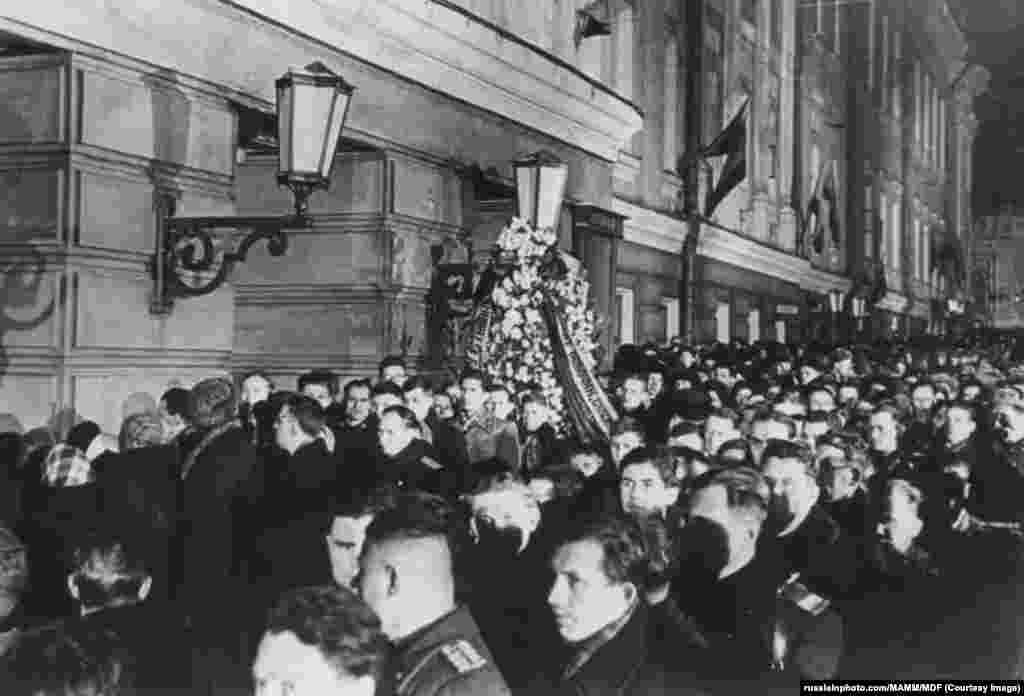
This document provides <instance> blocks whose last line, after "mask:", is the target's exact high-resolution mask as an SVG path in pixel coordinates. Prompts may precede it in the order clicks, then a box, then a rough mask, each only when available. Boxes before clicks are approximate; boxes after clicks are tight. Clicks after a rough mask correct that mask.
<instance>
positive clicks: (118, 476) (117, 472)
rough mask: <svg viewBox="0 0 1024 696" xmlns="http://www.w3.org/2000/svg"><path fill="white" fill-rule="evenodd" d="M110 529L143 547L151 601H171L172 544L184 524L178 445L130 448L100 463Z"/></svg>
mask: <svg viewBox="0 0 1024 696" xmlns="http://www.w3.org/2000/svg"><path fill="white" fill-rule="evenodd" d="M94 465H95V468H96V477H97V478H96V480H97V484H98V485H99V491H100V494H99V495H100V501H101V506H102V513H103V517H104V518H105V524H106V527H107V529H110V530H123V532H124V533H125V534H128V535H130V537H131V538H132V539H133V540H135V541H136V542H137V543H140V544H141V549H140V550H141V551H143V552H144V553H145V558H144V559H143V560H144V561H145V563H146V567H147V568H148V569H149V571H150V574H151V575H152V577H153V588H152V590H151V591H150V597H151V599H167V598H170V597H171V594H172V590H173V584H172V577H171V575H170V573H171V566H170V564H171V561H172V559H171V548H172V547H171V540H172V536H173V534H174V531H175V529H176V528H177V525H178V522H179V520H178V510H179V506H180V484H181V458H180V456H179V453H178V448H177V446H176V445H158V446H155V447H140V448H137V449H124V450H122V451H121V452H119V453H117V454H114V453H108V454H107V455H105V456H103V457H100V458H97V460H96V462H94Z"/></svg>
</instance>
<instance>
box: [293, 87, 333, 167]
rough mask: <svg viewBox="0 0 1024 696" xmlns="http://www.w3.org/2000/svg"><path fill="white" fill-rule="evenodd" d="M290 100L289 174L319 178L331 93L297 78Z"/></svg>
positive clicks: (330, 90)
mask: <svg viewBox="0 0 1024 696" xmlns="http://www.w3.org/2000/svg"><path fill="white" fill-rule="evenodd" d="M293 89H294V92H293V96H292V98H293V99H294V103H295V113H294V117H293V120H292V132H291V134H290V135H291V140H292V161H291V164H292V169H291V172H290V173H291V174H293V175H296V174H297V175H300V176H319V175H320V172H321V163H322V161H323V151H324V139H325V135H326V132H327V128H328V123H329V120H330V117H331V107H332V106H333V104H334V90H333V89H326V88H324V87H320V86H317V85H315V84H311V83H310V82H307V81H305V80H301V78H299V79H297V80H296V82H295V85H294V88H293Z"/></svg>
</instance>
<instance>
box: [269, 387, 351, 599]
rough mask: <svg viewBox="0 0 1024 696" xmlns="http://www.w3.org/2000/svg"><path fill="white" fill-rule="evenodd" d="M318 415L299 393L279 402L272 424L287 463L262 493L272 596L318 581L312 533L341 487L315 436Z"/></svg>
mask: <svg viewBox="0 0 1024 696" xmlns="http://www.w3.org/2000/svg"><path fill="white" fill-rule="evenodd" d="M323 428H324V413H323V409H322V408H321V407H320V404H319V403H318V402H317V401H315V400H314V399H312V398H310V397H308V396H304V395H302V394H292V395H290V396H288V398H286V399H285V402H284V404H283V405H282V406H281V410H280V412H279V413H278V415H277V420H276V421H275V426H274V429H275V436H276V440H277V444H278V446H279V447H280V448H281V449H283V450H284V451H285V452H287V454H288V457H287V460H286V461H284V462H282V463H283V468H282V470H281V472H280V475H279V477H278V479H277V481H276V482H275V485H274V486H273V489H272V490H269V491H268V492H267V494H268V502H269V503H270V504H269V505H268V506H267V513H266V515H265V519H264V523H265V524H266V525H267V526H268V531H267V544H268V547H269V548H268V551H269V553H270V558H271V564H270V568H269V569H268V573H267V575H268V576H269V577H268V578H267V580H268V581H271V582H272V583H273V587H272V589H273V590H274V592H273V594H274V595H276V594H278V593H279V592H281V591H282V590H285V589H288V588H292V587H300V586H303V585H310V584H315V583H317V582H320V581H321V580H322V579H323V576H324V563H323V555H322V554H321V553H320V544H319V540H318V539H317V538H316V537H317V532H318V531H319V530H320V529H321V525H322V524H323V522H322V521H323V515H324V513H325V512H326V511H327V508H328V503H329V501H330V500H331V498H332V496H333V495H335V494H336V493H337V492H338V491H339V489H340V488H341V480H339V473H338V466H337V461H336V459H335V458H334V457H333V456H331V454H330V453H329V452H328V451H327V447H326V445H325V444H324V441H323V439H322V438H321V432H322V430H323Z"/></svg>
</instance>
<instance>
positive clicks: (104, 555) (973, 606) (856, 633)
mask: <svg viewBox="0 0 1024 696" xmlns="http://www.w3.org/2000/svg"><path fill="white" fill-rule="evenodd" d="M1018 359H1019V356H1018V355H1017V354H1016V353H1015V345H1014V344H1013V343H1012V342H1010V343H1006V342H1003V343H997V344H992V345H985V346H982V345H977V344H968V343H966V342H965V343H960V344H955V345H954V344H951V343H949V344H944V343H940V342H938V341H934V342H932V343H930V344H928V345H913V346H909V345H897V344H892V343H885V344H882V343H879V344H877V345H872V346H847V347H837V348H832V349H829V350H825V349H824V348H820V347H816V346H807V345H804V346H786V345H781V344H773V343H757V344H754V345H744V344H742V343H739V342H736V343H733V344H728V345H725V344H715V345H707V346H699V347H691V346H686V345H683V344H682V343H681V342H680V341H678V340H676V341H673V342H672V343H670V344H669V345H665V346H655V345H647V346H623V347H621V348H620V349H619V350H618V351H617V353H616V358H615V367H614V370H613V371H611V372H610V373H609V374H607V375H604V376H603V377H602V379H603V380H604V383H605V384H606V386H607V389H608V391H609V394H610V395H611V396H612V398H613V401H614V403H615V404H616V407H617V410H618V413H619V416H620V417H619V419H618V421H617V422H616V423H615V425H614V429H613V432H612V433H611V437H610V441H609V442H581V441H579V440H577V439H574V438H573V437H572V433H571V432H565V429H564V428H563V427H562V425H561V424H562V422H563V421H562V419H560V418H558V415H559V414H553V413H552V412H551V411H550V409H549V408H548V406H547V403H546V401H545V399H544V397H543V395H542V394H541V393H540V392H539V391H533V390H529V389H527V390H523V391H521V392H519V393H512V392H510V391H509V390H508V389H506V388H505V387H503V386H501V385H498V384H493V383H491V382H490V380H488V379H487V378H486V377H485V376H484V374H482V373H480V372H476V371H473V370H467V371H465V372H463V373H462V374H460V375H458V378H457V379H455V378H436V379H430V378H428V377H426V376H424V375H422V374H409V370H408V368H407V365H406V364H405V362H404V361H403V360H402V359H401V358H399V357H388V358H386V359H385V360H383V361H382V362H381V364H380V366H379V371H378V375H377V376H376V378H375V379H372V380H371V379H353V380H351V381H348V382H346V383H344V384H339V379H338V377H337V376H336V375H335V374H332V373H331V372H328V371H323V370H316V371H312V372H309V373H306V374H304V375H302V376H301V377H300V378H299V379H298V384H297V388H296V390H295V391H287V390H283V389H280V388H278V386H277V385H275V384H274V382H273V380H272V379H270V378H269V377H268V376H267V375H265V374H262V373H251V374H248V375H244V376H242V377H241V378H240V379H238V380H237V381H232V380H230V379H227V378H222V377H217V378H210V379H206V380H203V381H200V382H199V383H197V384H195V385H194V386H193V387H192V388H191V389H184V388H172V389H169V390H168V391H167V392H166V393H164V394H162V395H160V397H159V399H156V398H152V399H150V400H147V399H146V398H145V397H144V396H140V398H136V399H134V400H132V402H131V403H130V404H126V405H125V408H124V412H125V413H124V415H125V418H124V421H123V424H122V425H121V428H120V432H119V433H117V434H113V433H104V432H102V430H101V428H100V427H99V426H98V425H97V424H96V423H94V422H92V421H88V420H84V421H81V422H78V423H77V424H75V425H74V426H73V427H71V428H70V430H68V431H67V432H66V433H54V432H53V431H52V430H49V429H47V428H35V429H30V430H28V431H27V432H25V430H24V428H23V427H22V424H21V423H20V422H19V420H18V418H17V413H12V414H6V415H0V433H2V434H0V447H2V448H0V464H2V466H0V478H2V485H0V622H2V624H0V656H2V657H0V693H3V694H5V695H10V696H19V695H21V694H24V695H26V696H27V695H30V694H31V695H32V696H40V695H43V696H50V695H57V694H61V695H63V696H67V695H75V696H78V695H86V694H88V695H91V696H100V695H104V696H112V695H114V694H193V693H194V694H232V693H239V694H242V693H246V694H253V693H254V694H258V695H265V696H278V695H285V694H287V695H289V696H324V695H327V694H338V695H340V696H350V695H351V696H354V695H357V694H359V695H365V696H370V695H372V694H380V695H382V696H392V695H408V696H433V695H435V694H437V695H442V694H443V695H445V696H462V695H469V694H481V695H485V696H486V695H490V694H509V693H514V694H531V695H532V694H588V695H589V694H620V695H632V694H637V695H640V694H668V693H672V694H699V693H704V694H730V693H740V692H749V690H750V688H751V686H752V685H756V688H757V690H759V691H764V692H772V691H777V692H778V693H796V687H795V685H796V684H798V683H799V681H800V680H801V679H826V678H890V679H891V678H936V677H940V676H946V677H958V676H959V677H977V678H999V677H1003V678H1010V677H1019V676H1020V673H1019V671H1020V655H1019V654H1018V651H1019V649H1020V645H1021V639H1022V638H1024V631H1022V630H1021V627H1018V623H1019V617H1020V616H1021V615H1024V612H1022V611H1020V606H1019V605H1018V604H1017V603H1016V602H1017V594H1018V593H1017V587H1018V585H1019V578H1020V577H1021V575H1020V572H1019V571H1020V568H1019V566H1020V563H1019V560H1020V553H1019V549H1020V548H1021V542H1020V539H1021V537H1022V533H1021V523H1022V521H1024V503H1022V501H1024V369H1018V364H1017V360H1018ZM137 396H139V395H137Z"/></svg>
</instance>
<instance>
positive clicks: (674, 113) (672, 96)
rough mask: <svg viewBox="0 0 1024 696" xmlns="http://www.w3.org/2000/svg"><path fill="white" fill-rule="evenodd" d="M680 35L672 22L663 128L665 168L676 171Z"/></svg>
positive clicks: (669, 32)
mask: <svg viewBox="0 0 1024 696" xmlns="http://www.w3.org/2000/svg"><path fill="white" fill-rule="evenodd" d="M679 79H680V70H679V36H678V35H677V33H676V28H675V24H674V23H670V25H669V29H668V37H667V38H666V43H665V100H664V101H665V110H664V128H663V132H662V135H663V143H662V144H663V157H662V159H663V161H664V164H663V166H664V168H665V169H666V170H668V171H675V168H676V159H677V158H678V157H679V127H678V126H679Z"/></svg>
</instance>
